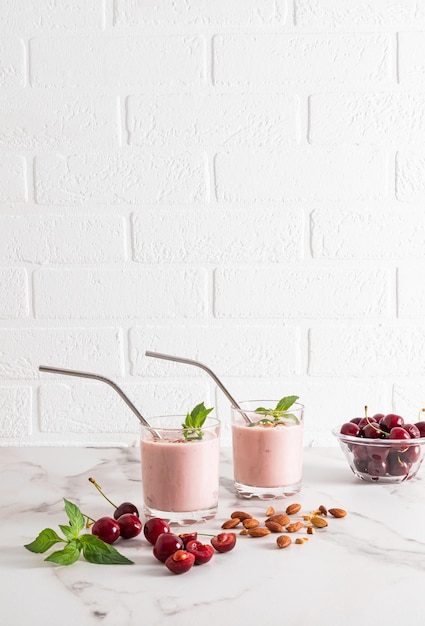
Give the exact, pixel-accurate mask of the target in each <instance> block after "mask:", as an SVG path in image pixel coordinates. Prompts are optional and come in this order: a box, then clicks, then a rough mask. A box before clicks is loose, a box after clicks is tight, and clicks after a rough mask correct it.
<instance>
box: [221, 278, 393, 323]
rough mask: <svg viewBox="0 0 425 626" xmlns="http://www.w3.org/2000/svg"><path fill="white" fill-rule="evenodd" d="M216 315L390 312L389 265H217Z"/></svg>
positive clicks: (329, 315) (330, 315)
mask: <svg viewBox="0 0 425 626" xmlns="http://www.w3.org/2000/svg"><path fill="white" fill-rule="evenodd" d="M214 279H215V280H214V282H215V300H214V312H215V315H216V317H219V318H220V317H226V318H232V317H234V318H247V317H259V318H274V317H283V318H289V319H293V318H296V319H298V318H300V317H307V318H309V317H311V318H316V319H317V318H319V319H320V318H322V319H329V318H336V319H338V318H357V317H360V318H361V317H379V316H382V315H386V314H388V309H389V291H390V274H389V271H387V270H353V269H329V270H328V269H326V270H317V269H310V270H288V269H282V268H275V267H267V268H263V267H259V268H253V267H249V268H230V269H228V268H226V269H217V270H216V271H215V274H214Z"/></svg>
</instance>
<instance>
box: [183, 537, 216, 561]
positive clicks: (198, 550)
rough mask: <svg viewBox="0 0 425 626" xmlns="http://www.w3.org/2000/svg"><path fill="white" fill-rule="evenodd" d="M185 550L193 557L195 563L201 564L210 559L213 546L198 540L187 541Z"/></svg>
mask: <svg viewBox="0 0 425 626" xmlns="http://www.w3.org/2000/svg"><path fill="white" fill-rule="evenodd" d="M186 550H187V551H188V552H190V553H191V554H193V556H194V557H195V565H203V564H204V563H208V561H210V560H211V558H212V556H213V554H214V548H213V547H212V546H210V545H209V544H207V543H201V542H200V541H189V542H188V544H187V546H186Z"/></svg>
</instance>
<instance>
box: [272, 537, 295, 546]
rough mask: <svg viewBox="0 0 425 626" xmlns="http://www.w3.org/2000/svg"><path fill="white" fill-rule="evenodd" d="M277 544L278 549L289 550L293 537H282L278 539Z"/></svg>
mask: <svg viewBox="0 0 425 626" xmlns="http://www.w3.org/2000/svg"><path fill="white" fill-rule="evenodd" d="M276 543H277V547H278V548H287V547H288V546H290V545H291V543H292V539H291V537H288V535H280V536H279V537H278V538H277V539H276Z"/></svg>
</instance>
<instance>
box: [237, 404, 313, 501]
mask: <svg viewBox="0 0 425 626" xmlns="http://www.w3.org/2000/svg"><path fill="white" fill-rule="evenodd" d="M276 405H277V401H276V400H249V401H245V402H240V403H239V406H240V409H235V408H233V407H232V445H233V469H234V478H235V488H236V491H237V493H238V494H239V495H240V496H242V497H245V498H252V497H257V498H261V499H263V500H268V499H273V498H284V497H288V496H291V495H294V494H296V493H298V492H299V491H300V489H301V479H302V463H303V429H304V424H303V418H304V407H303V405H302V404H299V403H297V402H296V403H295V404H293V405H292V406H291V407H290V408H289V409H288V410H287V411H281V412H280V413H279V415H278V416H275V417H272V418H271V419H268V417H267V416H265V415H264V414H261V413H257V412H255V409H257V408H258V407H266V408H269V407H275V406H276ZM244 415H246V416H248V418H249V419H250V420H251V423H247V420H246V419H244Z"/></svg>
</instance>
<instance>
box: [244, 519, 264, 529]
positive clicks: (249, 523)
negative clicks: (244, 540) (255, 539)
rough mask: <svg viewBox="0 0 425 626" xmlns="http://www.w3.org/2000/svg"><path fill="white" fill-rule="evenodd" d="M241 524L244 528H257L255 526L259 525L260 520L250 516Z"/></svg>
mask: <svg viewBox="0 0 425 626" xmlns="http://www.w3.org/2000/svg"><path fill="white" fill-rule="evenodd" d="M242 525H243V526H244V527H245V528H257V526H259V525H260V522H259V521H258V519H254V518H253V517H252V518H248V519H244V520H243V522H242Z"/></svg>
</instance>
